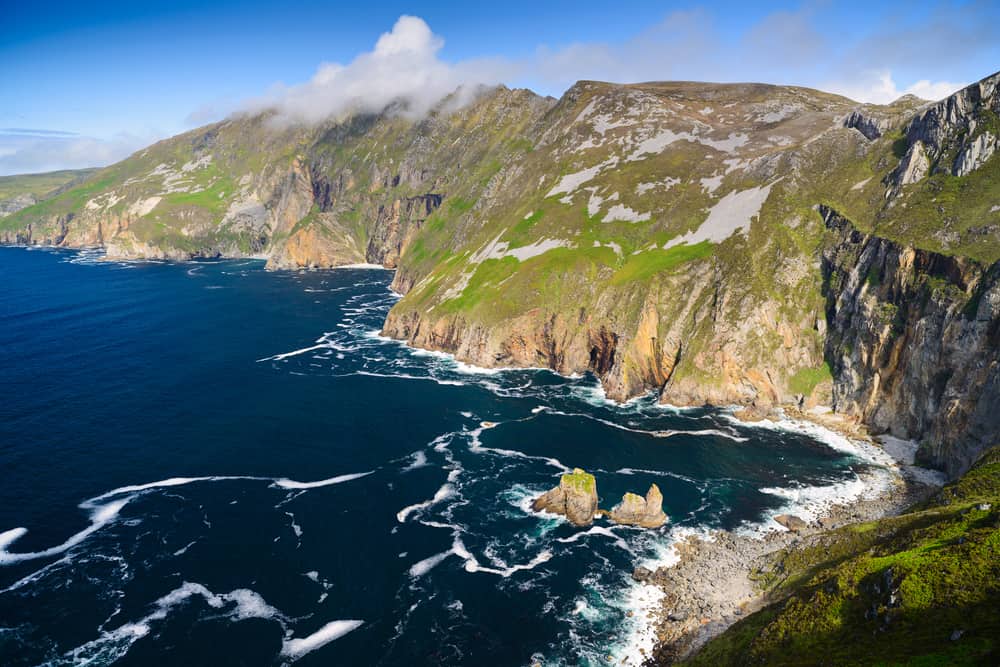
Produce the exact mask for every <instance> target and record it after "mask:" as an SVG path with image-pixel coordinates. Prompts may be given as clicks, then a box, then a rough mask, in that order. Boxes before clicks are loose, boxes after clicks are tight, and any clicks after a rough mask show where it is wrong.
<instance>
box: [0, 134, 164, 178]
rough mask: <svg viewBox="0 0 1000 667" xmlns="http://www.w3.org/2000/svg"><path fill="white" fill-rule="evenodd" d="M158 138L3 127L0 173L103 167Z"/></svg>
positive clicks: (29, 172) (0, 140)
mask: <svg viewBox="0 0 1000 667" xmlns="http://www.w3.org/2000/svg"><path fill="white" fill-rule="evenodd" d="M157 138H158V137H156V136H153V135H146V136H136V135H133V134H118V135H116V136H114V137H112V138H110V139H98V138H95V137H85V136H79V135H73V134H70V133H55V132H43V131H37V132H33V133H29V132H10V131H3V130H0V175H8V174H31V173H38V172H44V171H54V170H57V169H82V168H84V167H102V166H104V165H108V164H111V163H113V162H117V161H118V160H121V159H123V158H126V157H128V156H129V155H131V154H132V153H134V152H135V151H137V150H139V149H140V148H142V147H144V146H148V145H149V144H150V143H152V142H153V141H155V140H156V139H157Z"/></svg>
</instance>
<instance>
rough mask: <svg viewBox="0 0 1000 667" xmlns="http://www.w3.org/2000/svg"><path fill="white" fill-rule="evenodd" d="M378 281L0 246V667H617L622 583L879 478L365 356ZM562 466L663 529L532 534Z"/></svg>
mask: <svg viewBox="0 0 1000 667" xmlns="http://www.w3.org/2000/svg"><path fill="white" fill-rule="evenodd" d="M391 278H392V274H391V273H390V272H388V271H384V270H378V269H363V268H347V269H338V270H334V271H311V272H296V273H292V272H268V271H265V270H264V264H263V262H260V261H256V260H232V261H199V262H190V263H161V262H109V261H104V259H103V257H102V256H101V254H100V253H99V252H97V251H70V250H56V249H30V250H29V249H23V248H0V284H2V291H0V664H2V665H4V666H6V667H14V666H20V665H81V664H87V665H110V664H116V665H152V664H157V665H160V664H162V665H281V664H291V663H294V664H296V665H408V666H412V665H532V664H542V665H548V664H551V665H561V664H592V665H599V664H600V665H606V664H609V658H611V660H612V662H613V664H639V661H640V660H641V654H642V650H649V649H650V648H651V647H652V636H651V634H650V632H649V629H648V628H646V627H645V623H646V613H645V610H646V609H647V608H648V607H649V606H650V605H655V604H656V601H657V600H658V596H659V595H660V594H659V592H658V591H657V590H656V589H655V588H652V587H649V586H644V585H639V584H636V583H634V582H633V581H632V579H631V573H632V570H633V569H634V568H635V567H636V566H637V565H646V566H655V565H656V564H661V563H669V562H670V560H671V559H672V558H674V555H673V552H672V544H673V543H674V542H675V541H676V540H677V539H678V538H680V537H683V536H685V535H688V534H691V533H704V532H706V531H709V530H711V529H715V528H725V529H731V530H740V531H757V532H763V531H767V530H777V529H779V528H778V527H777V524H775V523H774V522H773V521H772V520H771V517H773V516H774V515H775V514H778V513H780V512H783V511H791V512H793V513H796V514H799V515H800V516H804V517H806V518H808V517H810V516H814V515H815V514H816V513H817V512H819V511H821V510H822V507H823V506H824V504H825V503H828V502H830V501H831V500H833V499H846V498H849V497H852V496H856V495H858V494H861V493H865V490H866V487H865V484H864V483H862V482H861V480H860V478H859V473H864V472H866V471H871V470H873V469H876V468H877V467H878V465H879V464H878V462H877V461H875V460H873V458H872V457H871V456H870V454H869V453H868V452H866V451H865V450H864V449H862V448H859V447H858V446H856V445H855V444H853V443H851V442H849V441H847V440H845V439H844V438H841V437H839V436H836V435H833V434H831V433H828V432H826V431H823V430H821V429H819V428H816V427H812V426H804V425H797V424H792V423H787V422H786V423H782V424H778V425H775V424H771V423H765V424H762V425H748V424H743V423H740V422H739V421H737V420H735V419H734V418H733V417H732V416H731V414H730V413H729V412H727V411H725V410H719V409H709V408H699V409H677V408H672V407H670V406H663V405H659V404H658V403H657V401H656V397H655V396H653V395H650V396H645V397H640V398H637V399H635V400H633V401H630V402H628V403H626V404H624V405H618V404H615V403H612V402H610V401H608V400H606V399H605V398H604V395H603V392H602V391H601V388H600V385H599V383H598V382H597V380H596V379H595V378H594V377H593V376H590V375H584V376H581V377H563V376H559V375H556V374H554V373H552V372H550V371H547V370H542V369H518V370H487V369H480V368H475V367H470V366H468V365H465V364H462V363H460V362H457V361H455V360H454V359H452V358H451V357H449V356H448V355H443V354H438V353H429V352H424V351H420V350H415V349H412V348H409V347H407V346H406V345H404V344H402V343H399V342H397V341H393V340H388V339H386V338H383V337H381V336H380V335H379V333H378V332H379V328H380V326H381V323H382V321H383V319H384V316H385V314H386V312H387V311H388V309H389V308H390V307H391V306H392V304H393V303H394V302H395V301H396V300H397V299H398V295H395V294H393V293H392V292H391V291H390V289H389V284H390V282H391ZM573 467H581V468H584V469H586V470H587V471H589V472H592V473H593V474H594V475H595V476H596V477H597V483H598V491H599V493H600V496H601V507H605V508H609V509H610V507H611V506H612V505H614V504H615V503H616V502H617V500H619V499H620V498H621V495H622V494H623V493H624V492H626V491H633V492H637V493H641V494H644V493H645V492H646V490H647V489H648V488H649V485H650V484H652V483H656V484H658V485H659V487H660V489H661V490H662V492H663V495H664V510H665V511H666V512H667V514H668V515H669V516H670V522H669V523H668V524H667V525H666V526H664V527H663V528H661V529H658V530H642V529H633V528H627V527H619V526H613V525H611V524H608V523H606V522H604V521H598V522H597V523H595V525H594V526H593V527H592V528H589V529H578V528H575V527H573V526H572V525H570V524H568V523H567V522H565V521H564V520H563V519H561V518H560V517H555V516H550V515H540V514H536V513H533V512H531V510H530V503H531V499H532V498H533V497H534V496H536V495H537V494H539V493H541V492H543V491H545V490H546V489H548V488H550V487H552V486H554V485H556V484H558V480H559V475H560V474H561V473H563V472H565V471H567V470H568V469H571V468H573Z"/></svg>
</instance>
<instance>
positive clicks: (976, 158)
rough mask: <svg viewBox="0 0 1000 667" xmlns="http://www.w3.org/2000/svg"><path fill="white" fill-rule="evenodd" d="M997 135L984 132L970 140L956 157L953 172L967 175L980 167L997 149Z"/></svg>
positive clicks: (956, 174) (957, 174) (958, 174)
mask: <svg viewBox="0 0 1000 667" xmlns="http://www.w3.org/2000/svg"><path fill="white" fill-rule="evenodd" d="M998 143H1000V142H998V140H997V137H996V136H994V135H993V134H991V133H990V132H983V133H982V134H980V135H979V136H978V137H976V138H975V139H973V140H972V141H971V142H969V143H968V144H967V145H966V146H965V148H963V149H962V151H961V152H960V153H959V154H958V157H957V158H955V166H954V167H953V168H952V170H951V171H952V173H953V174H954V175H955V176H967V175H969V174H970V173H972V172H973V171H975V170H976V169H979V167H981V166H982V165H983V163H985V162H986V161H987V160H989V159H990V157H991V156H992V155H993V153H994V152H995V151H996V149H997V145H998Z"/></svg>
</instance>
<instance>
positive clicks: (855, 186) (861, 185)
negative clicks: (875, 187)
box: [851, 176, 872, 190]
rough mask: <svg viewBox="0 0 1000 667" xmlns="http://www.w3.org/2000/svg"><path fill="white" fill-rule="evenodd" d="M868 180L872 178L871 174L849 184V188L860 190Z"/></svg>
mask: <svg viewBox="0 0 1000 667" xmlns="http://www.w3.org/2000/svg"><path fill="white" fill-rule="evenodd" d="M870 180H872V177H871V176H869V177H868V178H866V179H865V180H863V181H859V182H858V183H855V184H854V185H852V186H851V189H852V190H860V189H861V188H863V187H865V184H867V183H868V181H870Z"/></svg>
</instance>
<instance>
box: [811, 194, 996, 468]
mask: <svg viewBox="0 0 1000 667" xmlns="http://www.w3.org/2000/svg"><path fill="white" fill-rule="evenodd" d="M823 213H824V216H825V218H826V224H827V226H828V227H829V228H830V229H831V230H832V231H833V232H834V242H833V243H831V245H830V246H829V247H828V248H827V249H826V250H825V252H824V255H823V271H824V274H825V276H826V278H825V284H826V298H827V322H828V327H829V334H828V337H827V341H826V349H827V358H828V359H829V360H830V364H831V367H832V370H833V376H834V388H833V407H834V409H835V410H836V411H838V412H844V413H847V414H851V415H855V416H857V417H860V418H861V419H862V420H863V421H864V422H865V423H866V424H867V425H868V426H869V427H870V428H872V429H873V430H874V431H876V432H889V433H891V434H892V435H894V436H896V437H900V438H906V439H914V440H917V441H919V442H920V443H921V449H920V451H919V455H920V457H921V460H922V461H923V462H924V463H929V464H931V465H934V466H935V467H940V468H942V469H944V470H945V471H946V472H947V473H948V474H949V475H951V476H957V475H959V474H961V473H963V472H964V471H965V470H967V469H968V468H969V466H971V465H972V463H973V462H974V461H975V460H976V459H977V458H978V457H979V455H980V454H981V453H982V452H983V451H985V449H986V448H988V447H990V446H992V445H993V444H995V442H996V436H997V433H1000V262H997V263H995V264H993V265H991V266H984V265H982V264H980V263H978V262H975V261H972V260H967V259H962V258H959V257H949V256H947V255H941V254H938V253H933V252H928V251H925V250H919V249H915V248H911V247H907V246H904V245H900V244H898V243H895V242H893V241H889V240H886V239H883V238H879V237H877V236H873V235H868V234H864V233H862V232H860V231H859V230H857V229H856V228H855V227H854V226H853V225H852V224H851V223H850V222H849V221H848V220H846V219H845V218H843V217H842V216H840V215H839V214H837V213H836V212H835V211H832V210H830V209H823Z"/></svg>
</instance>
